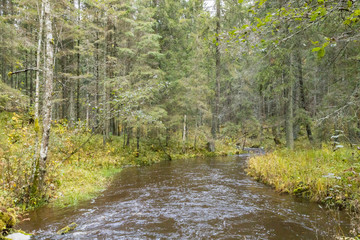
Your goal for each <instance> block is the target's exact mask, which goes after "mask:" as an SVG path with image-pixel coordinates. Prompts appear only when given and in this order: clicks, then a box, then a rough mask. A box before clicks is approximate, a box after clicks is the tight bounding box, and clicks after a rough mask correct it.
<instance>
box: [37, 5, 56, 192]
mask: <svg viewBox="0 0 360 240" xmlns="http://www.w3.org/2000/svg"><path fill="white" fill-rule="evenodd" d="M44 13H45V15H44V16H45V36H46V68H45V93H44V103H43V135H42V142H41V147H40V162H39V166H40V187H41V186H42V185H43V184H44V181H45V173H46V160H47V157H48V149H49V140H50V129H51V113H52V93H53V77H54V46H53V44H54V39H53V34H52V21H51V5H50V0H44ZM40 189H41V188H40Z"/></svg>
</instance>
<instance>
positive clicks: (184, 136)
mask: <svg viewBox="0 0 360 240" xmlns="http://www.w3.org/2000/svg"><path fill="white" fill-rule="evenodd" d="M186 121H187V119H186V114H185V115H184V126H183V135H182V142H183V147H182V151H183V153H185V149H186Z"/></svg>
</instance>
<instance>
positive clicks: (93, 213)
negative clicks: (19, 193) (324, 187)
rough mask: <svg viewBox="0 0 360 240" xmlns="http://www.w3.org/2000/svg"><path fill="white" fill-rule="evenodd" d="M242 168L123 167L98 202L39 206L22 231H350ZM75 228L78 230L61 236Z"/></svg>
mask: <svg viewBox="0 0 360 240" xmlns="http://www.w3.org/2000/svg"><path fill="white" fill-rule="evenodd" d="M245 168H246V159H245V158H242V157H236V156H233V157H216V158H198V159H188V160H175V161H171V162H161V163H158V164H154V165H152V166H147V167H139V168H135V167H133V168H125V169H124V170H123V171H122V172H121V173H120V174H119V175H117V176H116V177H115V179H114V181H113V183H112V184H111V186H110V187H109V188H108V189H107V190H105V191H104V192H102V193H101V195H100V196H98V197H97V198H95V199H93V200H91V201H88V202H84V203H82V204H80V205H78V206H76V207H68V208H65V209H57V208H50V207H43V208H39V209H37V210H35V211H33V212H30V215H29V217H30V218H31V221H27V222H23V223H21V224H20V225H19V226H18V227H19V228H21V229H22V230H24V231H27V232H34V233H35V234H36V235H35V236H34V237H33V239H331V238H334V234H336V233H341V232H342V231H343V232H348V231H349V218H348V217H347V215H346V213H345V212H336V211H327V210H324V209H322V207H321V206H319V205H318V204H316V203H309V202H308V201H305V200H300V199H297V198H295V197H292V196H289V195H286V194H279V193H277V192H275V191H274V190H273V189H272V188H271V187H268V186H266V185H264V184H261V183H259V182H256V181H254V180H252V179H251V178H250V177H248V176H247V175H246V173H245V171H244V169H245ZM72 222H76V223H77V224H78V227H77V228H76V229H75V230H74V231H72V232H70V233H68V234H66V235H63V236H58V235H56V231H58V230H59V229H61V228H62V227H64V226H66V225H69V224H70V223H72Z"/></svg>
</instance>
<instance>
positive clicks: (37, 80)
mask: <svg viewBox="0 0 360 240" xmlns="http://www.w3.org/2000/svg"><path fill="white" fill-rule="evenodd" d="M40 1H41V4H40V6H41V9H40V16H39V32H38V45H37V51H36V68H37V69H40V56H41V43H42V33H43V26H44V23H43V21H44V20H43V19H44V1H45V0H40ZM39 97H40V72H39V71H36V76H35V109H34V111H35V122H38V121H39Z"/></svg>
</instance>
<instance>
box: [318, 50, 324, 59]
mask: <svg viewBox="0 0 360 240" xmlns="http://www.w3.org/2000/svg"><path fill="white" fill-rule="evenodd" d="M324 56H325V49H324V48H320V51H318V57H319V58H323V57H324Z"/></svg>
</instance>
